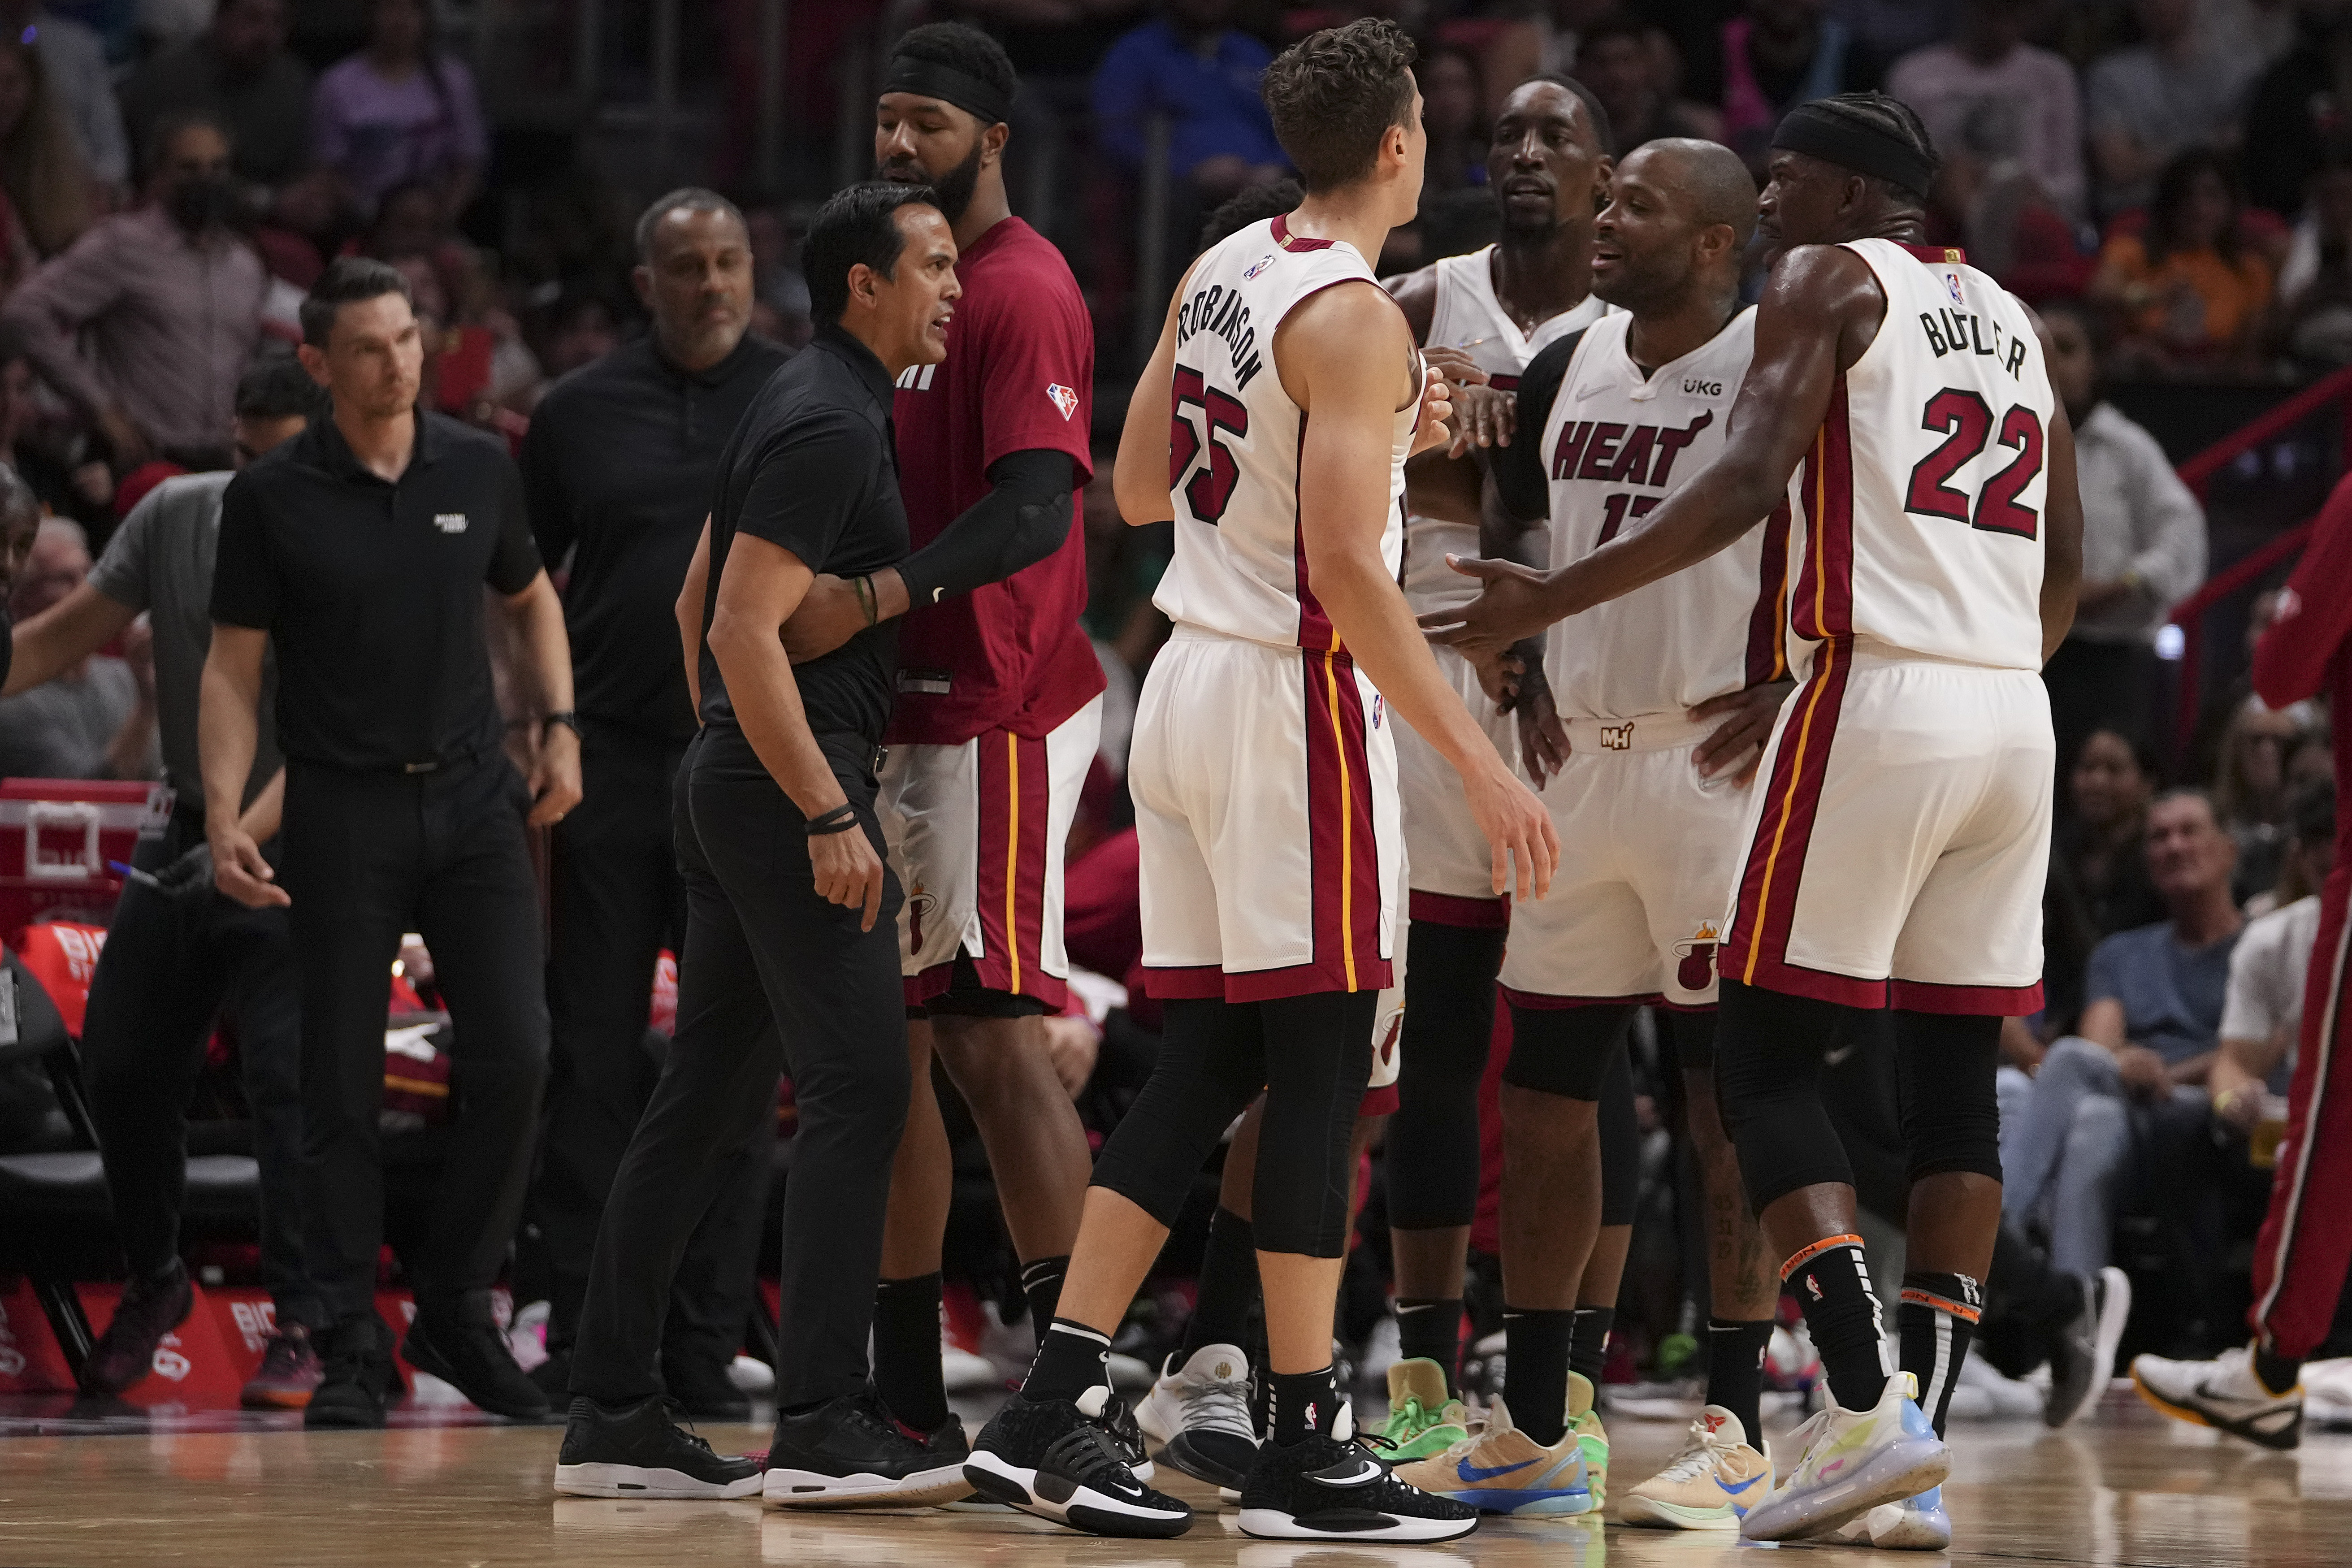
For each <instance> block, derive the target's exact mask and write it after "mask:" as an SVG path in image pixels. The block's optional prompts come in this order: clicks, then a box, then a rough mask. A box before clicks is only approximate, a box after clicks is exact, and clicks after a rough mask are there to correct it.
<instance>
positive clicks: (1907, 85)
mask: <svg viewBox="0 0 2352 1568" xmlns="http://www.w3.org/2000/svg"><path fill="white" fill-rule="evenodd" d="M2032 12H2033V6H2032V5H2031V4H2030V0H1967V3H1966V4H1965V5H1962V6H1961V7H1960V22H1959V26H1958V30H1957V31H1956V32H1955V33H1954V34H1953V35H1952V38H1951V41H1950V42H1948V43H1937V44H1929V45H1927V47H1923V48H1918V49H1915V50H1913V51H1912V52H1911V53H1909V54H1907V55H1905V56H1904V57H1903V58H1901V59H1898V60H1896V61H1895V67H1894V68H1893V69H1892V70H1890V71H1889V72H1887V76H1886V90H1887V91H1888V92H1890V93H1892V94H1893V95H1894V96H1895V97H1896V98H1899V99H1901V100H1903V101H1904V102H1906V103H1907V104H1909V105H1910V106H1911V107H1912V108H1913V109H1915V110H1917V111H1918V113H1919V118H1920V119H1921V120H1923V121H1926V122H1927V132H1928V134H1929V135H1931V136H1933V137H1934V138H1935V141H1936V149H1937V152H1939V153H1942V154H1943V158H1944V180H1945V181H1946V182H1948V183H1949V184H1951V186H1952V188H1953V190H1954V193H1955V195H1954V198H1953V199H1954V205H1955V206H1956V207H1958V208H1959V209H1960V210H1970V209H1973V208H1974V207H1975V206H1976V205H1977V204H1978V203H1979V202H1980V201H1984V200H1989V199H1994V198H1995V197H1996V196H1997V195H1999V194H2000V193H2002V192H2004V191H2005V190H2006V188H2007V187H2010V186H2011V185H2018V184H2022V185H2023V186H2024V187H2025V191H2024V193H2023V195H2022V196H2021V197H2018V198H2015V199H2025V198H2030V197H2039V198H2040V199H2041V200H2042V201H2045V202H2047V203H2049V204H2050V205H2052V206H2053V208H2055V209H2056V210H2057V211H2058V212H2060V213H2062V214H2063V215H2064V216H2067V217H2068V218H2073V219H2079V218H2080V217H2081V216H2083V210H2084V199H2083V198H2084V178H2083V135H2082V123H2083V117H2082V103H2081V99H2080V96H2079V94H2078V92H2077V89H2076V88H2075V85H2074V67H2073V66H2071V65H2069V64H2068V63H2067V62H2066V60H2065V59H2064V58H2063V57H2061V56H2058V55H2055V54H2053V53H2051V52H2050V51H2049V50H2048V49H2044V48H2039V47H2035V46H2033V45H2032V44H2029V43H2027V42H2026V41H2025V29H2026V26H2027V24H2028V23H2029V21H2031V20H2032Z"/></svg>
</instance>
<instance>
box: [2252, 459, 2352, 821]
mask: <svg viewBox="0 0 2352 1568" xmlns="http://www.w3.org/2000/svg"><path fill="white" fill-rule="evenodd" d="M2254 689H2255V690H2256V691H2257V692H2259V693H2260V694H2261V696H2262V700H2263V701H2264V702H2267V703H2269V704H2270V705H2271V706H2272V707H2273V708H2284V707H2285V706H2286V705H2287V704H2288V703H2290V702H2300V701H2302V700H2304V699H2305V698H2306V697H2312V696H2315V695H2317V694H2318V693H2319V692H2321V691H2323V690H2325V691H2326V692H2327V693H2328V695H2329V698H2330V700H2331V706H2332V707H2333V709H2334V710H2335V715H2336V723H2335V731H2336V781H2337V784H2338V786H2339V787H2341V785H2342V784H2343V781H2345V780H2347V779H2352V477H2347V478H2346V479H2344V480H2343V482H2341V483H2339V484H2338V485H2337V486H2336V490H2335V493H2334V494H2332V495H2330V496H2329V497H2328V498H2327V504H2326V506H2325V507H2323V508H2321V509H2320V513H2319V526H2318V527H2317V528H2315V529H2314V530H2313V531H2312V535H2311V542H2310V544H2309V545H2307V546H2305V549H2304V552H2303V559H2302V560H2301V561H2299V562H2297V563H2295V568H2294V575H2293V576H2291V577H2289V578H2288V579H2287V584H2286V592H2285V594H2284V595H2283V596H2282V597H2281V598H2280V600H2279V608H2278V618H2277V619H2276V620H2274V621H2273V622H2272V623H2271V624H2270V626H2269V628H2268V629H2267V630H2265V631H2264V632H2263V636H2262V640H2261V641H2260V642H2258V643H2256V644H2255V645H2254ZM2347 864H2352V816H2347V815H2344V814H2338V816H2337V817H2336V865H2337V866H2338V867H2339V868H2340V867H2343V866H2345V865H2347Z"/></svg>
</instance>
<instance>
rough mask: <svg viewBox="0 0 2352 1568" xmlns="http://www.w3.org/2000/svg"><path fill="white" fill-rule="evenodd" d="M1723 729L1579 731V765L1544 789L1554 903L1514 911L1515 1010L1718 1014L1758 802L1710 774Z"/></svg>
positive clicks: (1572, 754) (1676, 721)
mask: <svg viewBox="0 0 2352 1568" xmlns="http://www.w3.org/2000/svg"><path fill="white" fill-rule="evenodd" d="M1720 722H1721V721H1720V720H1701V721H1692V720H1690V719H1687V718H1685V717H1684V716H1683V715H1682V714H1680V713H1656V714H1647V715H1643V716H1642V717H1640V718H1635V719H1629V720H1624V721H1603V720H1589V719H1577V720H1570V721H1568V722H1567V729H1568V742H1569V755H1568V763H1567V765H1566V766H1565V767H1563V768H1562V769H1561V770H1560V772H1559V776H1558V777H1556V778H1554V779H1552V780H1551V781H1550V782H1549V783H1548V784H1545V785H1544V788H1543V803H1544V805H1545V808H1546V809H1547V810H1549V812H1550V813H1551V820H1552V826H1553V827H1554V828H1556V829H1557V830H1558V831H1559V871H1558V872H1556V873H1555V874H1554V875H1553V877H1552V879H1551V894H1550V896H1549V897H1548V898H1544V899H1520V900H1517V901H1516V902H1515V903H1514V904H1513V905H1512V906H1511V942H1510V946H1509V948H1508V949H1507V950H1506V951H1505V952H1504V954H1503V975H1502V981H1503V989H1504V992H1505V994H1507V996H1508V997H1509V998H1510V1001H1511V1003H1512V1005H1515V1006H1520V1007H1561V1006H1582V1005H1591V1004H1593V1003H1600V1002H1648V1003H1660V1002H1663V1003H1666V1004H1669V1005H1674V1006H1677V1007H1711V1006H1713V1005H1715V950H1716V941H1717V933H1718V932H1719V931H1720V930H1721V926H1722V921H1723V900H1724V890H1725V889H1727V888H1728V887H1729V886H1730V885H1731V877H1732V873H1733V871H1734V870H1735V869H1736V868H1738V864H1739V846H1740V837H1739V825H1740V822H1741V819H1742V818H1743V817H1744V816H1746V814H1747V810H1748V795H1749V793H1750V792H1749V790H1748V789H1742V788H1741V787H1740V786H1739V785H1738V784H1737V783H1736V782H1735V781H1734V779H1733V778H1732V777H1731V776H1719V777H1717V779H1714V780H1711V781H1710V780H1702V779H1701V778H1700V776H1699V772H1698V766H1697V764H1696V763H1695V762H1694V761H1693V754H1694V752H1696V750H1697V748H1698V745H1699V742H1702V741H1704V740H1706V737H1707V736H1709V735H1710V734H1713V733H1714V732H1715V730H1716V728H1717V725H1718V724H1719V723H1720Z"/></svg>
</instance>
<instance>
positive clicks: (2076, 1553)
mask: <svg viewBox="0 0 2352 1568" xmlns="http://www.w3.org/2000/svg"><path fill="white" fill-rule="evenodd" d="M14 1414H15V1416H16V1418H14V1419H7V1420H5V1422H0V1432H15V1433H28V1434H30V1435H24V1436H5V1435H0V1568H79V1565H82V1564H98V1563H105V1564H139V1565H142V1568H143V1565H147V1564H154V1565H163V1564H182V1563H185V1564H192V1565H214V1564H218V1565H223V1568H273V1565H276V1564H281V1563H283V1564H303V1565H309V1564H319V1565H321V1568H341V1565H365V1568H373V1565H375V1564H384V1565H386V1568H394V1565H396V1568H437V1565H440V1564H451V1565H456V1568H491V1565H503V1564H510V1563H512V1564H521V1563H532V1564H537V1563H546V1564H563V1565H565V1568H598V1565H602V1564H624V1563H627V1564H648V1565H650V1564H662V1565H669V1564H677V1563H691V1564H694V1565H695V1568H731V1565H733V1564H745V1565H752V1564H760V1563H817V1564H844V1565H848V1568H868V1565H870V1568H1097V1565H1099V1568H1110V1565H1112V1564H1121V1565H1124V1564H1136V1565H1144V1564H1149V1565H1150V1568H1189V1565H1192V1564H1202V1565H1209V1564H1216V1565H1223V1564H1233V1565H1234V1568H1603V1565H1604V1564H1606V1565H1608V1568H1651V1565H1660V1568H1714V1565H1717V1564H1727V1563H1733V1562H1734V1561H1735V1560H1737V1559H1739V1558H1742V1557H1745V1558H1746V1559H1747V1561H1748V1562H1750V1563H1753V1562H1755V1561H1757V1559H1756V1558H1755V1557H1754V1556H1753V1555H1752V1554H1753V1553H1756V1552H1767V1551H1776V1550H1778V1551H1790V1552H1798V1553H1800V1554H1801V1555H1802V1556H1805V1557H1809V1558H1815V1559H1821V1560H1822V1561H1823V1562H1824V1563H1825V1565H1826V1563H1829V1562H1831V1561H1836V1562H1849V1563H1860V1562H1862V1561H1863V1560H1864V1559H1863V1555H1862V1554H1861V1553H1858V1552H1854V1551H1853V1550H1850V1549H1843V1548H1830V1547H1814V1546H1804V1547H1784V1548H1772V1547H1762V1546H1746V1545H1742V1544H1741V1543H1740V1542H1739V1541H1738V1538H1737V1537H1736V1536H1725V1535H1704V1534H1677V1533H1669V1532H1665V1531H1648V1530H1630V1529H1626V1528H1624V1527H1622V1526H1618V1525H1613V1524H1612V1525H1607V1526H1601V1525H1596V1524H1593V1523H1590V1522H1587V1521H1579V1520H1560V1521H1543V1522H1537V1521H1489V1522H1487V1523H1486V1524H1484V1525H1483V1526H1481V1528H1480V1529H1479V1531H1478V1532H1477V1533H1476V1534H1475V1535H1473V1536H1470V1537H1469V1538H1467V1539H1466V1540H1464V1541H1462V1542H1455V1543H1454V1544H1452V1545H1448V1546H1443V1547H1398V1548H1382V1547H1379V1546H1375V1545H1361V1546H1349V1545H1346V1544H1344V1543H1333V1544H1328V1545H1326V1544H1324V1543H1321V1542H1298V1543H1293V1542H1254V1541H1250V1540H1248V1539H1246V1538H1245V1537H1243V1536H1241V1535H1240V1534H1238V1533H1236V1532H1235V1531H1234V1529H1233V1526H1232V1521H1233V1518H1234V1514H1233V1510H1230V1509H1228V1510H1223V1511H1222V1512H1219V1511H1216V1503H1215V1500H1214V1498H1213V1495H1212V1494H1211V1493H1210V1492H1209V1491H1208V1490H1207V1489H1205V1488H1202V1487H1199V1486H1196V1485H1194V1484H1193V1483H1192V1482H1191V1481H1189V1480H1187V1479H1184V1478H1182V1477H1181V1476H1171V1473H1170V1472H1169V1471H1167V1470H1165V1469H1164V1468H1163V1469H1162V1471H1161V1476H1162V1478H1163V1480H1162V1484H1164V1485H1171V1486H1172V1487H1173V1489H1176V1490H1178V1491H1180V1492H1181V1494H1182V1495H1184V1496H1185V1497H1186V1498H1187V1499H1189V1500H1191V1501H1192V1503H1193V1505H1194V1506H1195V1507H1196V1508H1200V1509H1202V1510H1203V1512H1202V1517H1201V1519H1200V1521H1199V1522H1197V1523H1196V1524H1194V1526H1193V1527H1192V1533H1191V1534H1189V1535H1186V1536H1184V1537H1182V1538H1181V1539H1180V1540H1176V1541H1167V1542H1137V1541H1100V1540H1095V1539H1092V1538H1089V1537H1086V1536H1080V1535H1074V1534H1071V1533H1068V1532H1067V1531H1062V1530H1058V1529H1056V1528H1055V1527H1053V1526H1050V1525H1047V1524H1045V1523H1043V1522H1041V1521H1034V1520H1030V1519H1026V1518H1024V1517H1022V1516H1019V1515H1013V1514H1003V1513H958V1512H944V1511H939V1510H929V1511H925V1512H921V1513H898V1514H890V1513H835V1514H808V1513H784V1512H782V1511H779V1510H772V1509H762V1508H761V1507H760V1506H759V1505H758V1504H757V1503H756V1502H740V1503H715V1504H714V1503H683V1502H677V1503H658V1502H626V1501H604V1500H590V1499H584V1498H560V1497H557V1496H555V1495H554V1493H553V1492H552V1491H551V1489H550V1486H549V1482H550V1479H551V1476H552V1473H553V1467H554V1463H555V1450H556V1446H557V1443H558V1441H559V1440H560V1437H561V1433H560V1430H559V1429H558V1428H556V1427H553V1426H540V1427H524V1426H490V1425H478V1424H477V1425H452V1426H437V1425H425V1426H395V1427H394V1429H392V1430H390V1431H386V1432H363V1433H334V1434H309V1433H304V1432H301V1431H299V1429H288V1428H287V1427H285V1426H283V1425H281V1423H282V1422H283V1419H284V1418H270V1425H268V1427H267V1429H260V1428H261V1427H262V1426H263V1424H262V1423H259V1422H256V1421H253V1420H250V1419H248V1420H246V1421H242V1422H240V1421H239V1420H238V1419H237V1418H236V1417H234V1416H224V1417H221V1418H219V1420H218V1422H217V1423H216V1425H219V1426H226V1427H227V1428H228V1429H225V1430H223V1429H215V1430H172V1429H168V1428H167V1427H166V1426H163V1425H160V1424H159V1425H157V1426H152V1427H151V1428H150V1429H148V1430H146V1431H144V1432H137V1433H131V1434H127V1435H122V1436H90V1435H81V1433H83V1432H87V1431H89V1430H90V1428H89V1426H83V1425H82V1424H79V1423H73V1422H67V1421H58V1420H50V1421H41V1420H37V1419H27V1418H26V1413H25V1412H22V1411H18V1412H16V1413H14ZM197 1425H199V1426H202V1425H205V1423H204V1422H201V1421H199V1422H198V1423H197ZM1681 1434H1682V1428H1681V1426H1679V1425H1675V1424H1669V1423H1665V1422H1654V1421H1638V1420H1632V1419H1619V1420H1617V1421H1614V1422H1612V1426H1611V1436H1612V1439H1613V1440H1614V1453H1613V1455H1612V1458H1613V1459H1614V1464H1613V1465H1612V1478H1611V1479H1612V1491H1618V1492H1622V1489H1624V1488H1626V1487H1629V1486H1631V1485H1632V1484H1633V1482H1634V1481H1636V1480H1638V1479H1641V1478H1642V1477H1643V1476H1645V1475H1648V1474H1650V1473H1651V1472H1652V1471H1653V1470H1654V1469H1656V1468H1658V1467H1659V1466H1660V1465H1662V1464H1663V1463H1664V1460H1665V1459H1666V1458H1667V1457H1668V1456H1669V1455H1670V1454H1671V1453H1672V1451H1673V1450H1674V1448H1675V1446H1676V1443H1677V1440H1678V1439H1679V1438H1680V1436H1681ZM708 1436H710V1437H711V1438H712V1439H713V1440H714V1442H715V1443H716V1444H717V1446H718V1447H720V1448H721V1449H722V1450H725V1449H742V1448H751V1447H759V1446H760V1445H761V1443H763V1442H764V1441H765V1433H764V1431H762V1430H761V1428H758V1427H740V1426H729V1427H717V1428H712V1429H710V1430H709V1432H708ZM1954 1436H1955V1438H1956V1443H1955V1447H1956V1448H1957V1450H1958V1468H1956V1469H1955V1471H1954V1476H1953V1479H1952V1481H1951V1482H1950V1483H1949V1484H1948V1486H1947V1488H1946V1494H1945V1495H1946V1499H1947V1502H1948V1507H1949V1509H1950V1511H1951V1515H1952V1520H1953V1525H1954V1529H1955V1531H1956V1536H1955V1540H1954V1542H1953V1547H1952V1550H1951V1552H1949V1553H1948V1554H1935V1553H1921V1552H1906V1553H1899V1554H1881V1553H1873V1554H1871V1555H1873V1556H1875V1557H1878V1558H1879V1560H1881V1561H1885V1562H1887V1563H1890V1565H1892V1564H1895V1563H1902V1562H1905V1561H1909V1562H1915V1563H1935V1562H1939V1561H1940V1562H1946V1563H1954V1564H1978V1563H1982V1564H1990V1563H2020V1562H2025V1563H2086V1564H2099V1565H2102V1568H2107V1565H2113V1568H2208V1565H2212V1564H2231V1565H2234V1564H2246V1565H2249V1568H2323V1565H2340V1564H2346V1563H2352V1436H2347V1435H2338V1434H2331V1433H2311V1434H2307V1435H2306V1436H2305V1441H2304V1446H2303V1447H2302V1448H2301V1449H2299V1450H2297V1451H2296V1452H2294V1453H2289V1454H2271V1453H2265V1452H2262V1451H2260V1450H2257V1449H2254V1448H2252V1447H2247V1446H2245V1445H2243V1444H2238V1443H2230V1442H2225V1441H2224V1440H2223V1439H2221V1437H2219V1436H2217V1435H2215V1434H2212V1433H2209V1432H2205V1431H2203V1430H2201V1429H2198V1428H2192V1427H2188V1426H2179V1425H2176V1424H2174V1423H2171V1422H2168V1421H2165V1420H2162V1419H2161V1418H2159V1417H2158V1416H2156V1415H2153V1414H2152V1413H2150V1412H2148V1411H2147V1410H2146V1409H2144V1408H2142V1407H2141V1406H2140V1405H2139V1404H2138V1402H2137V1400H2135V1399H2134V1398H2132V1396H2131V1395H2130V1394H2127V1393H2125V1392H2121V1391H2117V1392H2116V1393H2112V1394H2109V1395H2108V1396H2107V1399H2106V1401H2105V1404H2104V1405H2102V1406H2101V1408H2100V1409H2099V1411H2098V1412H2097V1413H2096V1415H2095V1417H2093V1418H2090V1419H2086V1420H2085V1421H2084V1423H2083V1424H2081V1425H2079V1426H2075V1427H2074V1428H2071V1429H2069V1430H2067V1431H2065V1432H2062V1433H2051V1432H2046V1431H2044V1430H2043V1429H2042V1427H2041V1426H2037V1425H2033V1424H2032V1423H2011V1424H2002V1425H1977V1426H1964V1427H1958V1428H1956V1429H1955V1433H1954Z"/></svg>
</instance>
